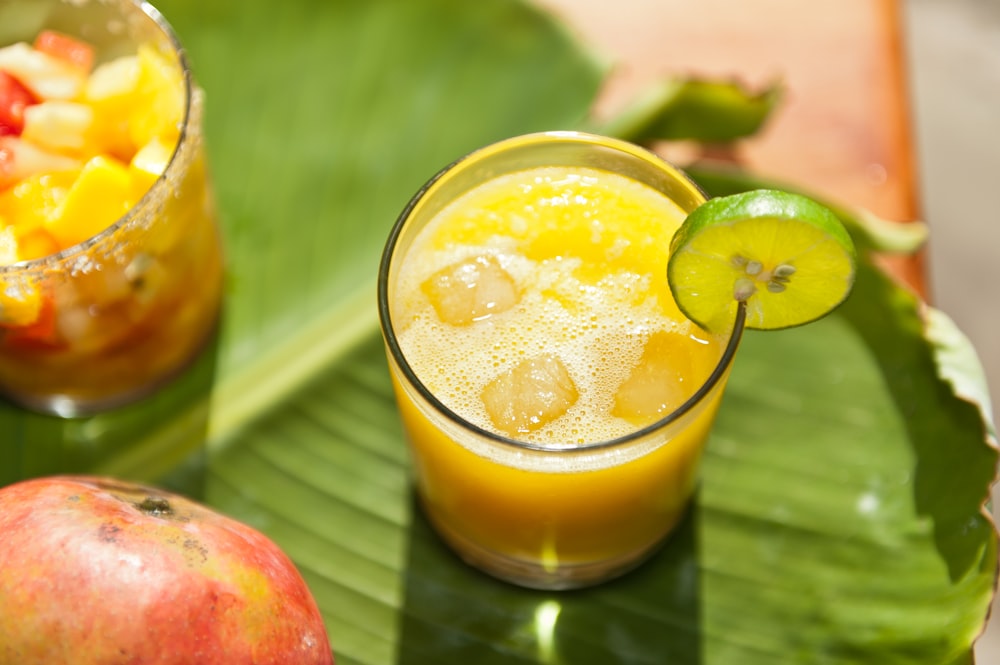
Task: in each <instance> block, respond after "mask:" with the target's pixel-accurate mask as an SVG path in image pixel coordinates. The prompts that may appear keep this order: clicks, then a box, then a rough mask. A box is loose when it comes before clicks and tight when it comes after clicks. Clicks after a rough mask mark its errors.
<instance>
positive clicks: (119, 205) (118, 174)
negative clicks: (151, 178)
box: [45, 156, 134, 248]
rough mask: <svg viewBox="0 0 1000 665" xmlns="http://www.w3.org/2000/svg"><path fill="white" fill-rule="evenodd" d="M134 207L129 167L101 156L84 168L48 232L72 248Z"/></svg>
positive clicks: (59, 207)
mask: <svg viewBox="0 0 1000 665" xmlns="http://www.w3.org/2000/svg"><path fill="white" fill-rule="evenodd" d="M133 203H134V201H133V199H132V179H131V178H130V177H129V172H128V167H126V166H125V165H124V164H122V163H120V162H118V161H117V160H114V159H112V158H110V157H105V156H97V157H94V158H93V159H91V160H90V161H88V162H87V163H86V164H84V166H83V169H81V171H80V175H79V176H78V177H77V178H76V180H75V181H74V182H73V185H72V186H71V187H70V188H69V191H68V192H67V193H66V197H65V199H63V201H62V202H61V203H60V205H59V206H58V207H57V208H56V210H55V211H54V213H53V214H52V215H51V216H50V217H49V219H48V220H47V221H46V224H45V230H46V231H48V232H49V233H50V234H51V235H52V237H53V238H55V239H56V242H58V243H59V245H60V246H61V247H63V248H66V247H70V246H71V245H75V244H77V243H79V242H82V241H84V240H86V239H87V238H90V237H92V236H94V235H96V234H97V233H100V232H101V231H103V230H104V229H106V228H107V227H108V226H110V225H111V224H113V223H114V222H115V221H117V220H118V218H120V217H121V216H122V215H124V214H125V213H126V212H128V210H129V208H131V207H132V205H133Z"/></svg>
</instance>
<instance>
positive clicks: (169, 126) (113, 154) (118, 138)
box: [0, 31, 184, 324]
mask: <svg viewBox="0 0 1000 665" xmlns="http://www.w3.org/2000/svg"><path fill="white" fill-rule="evenodd" d="M93 63H94V50H93V48H92V47H91V46H90V45H89V44H86V43H84V42H82V41H79V40H77V39H74V38H72V37H68V36H66V35H62V34H59V33H56V32H51V31H46V32H42V33H41V34H39V35H38V37H37V38H36V39H35V40H34V43H32V44H28V43H25V42H19V43H16V44H11V45H9V46H6V47H4V48H0V234H2V235H0V238H2V240H0V243H2V244H0V265H3V264H11V263H16V262H18V261H27V260H31V259H38V258H41V257H44V256H48V255H50V254H54V253H56V252H59V251H61V250H64V249H67V248H68V247H72V246H73V245H76V244H78V243H80V242H83V241H84V240H87V239H88V238H90V237H92V236H94V235H96V234H97V233H100V232H101V231H103V230H104V229H105V228H107V227H108V226H110V225H111V224H113V223H114V222H115V221H117V220H118V219H119V218H120V217H121V216H122V215H124V214H125V213H126V212H127V211H128V210H129V209H130V208H131V207H132V206H133V205H135V203H136V202H137V201H138V200H139V199H140V198H142V196H143V194H145V192H146V191H147V190H148V189H149V187H150V185H152V183H153V182H154V181H155V180H156V179H157V178H158V177H159V176H160V175H162V173H163V171H164V169H165V168H166V165H167V163H168V162H169V160H170V157H171V155H172V154H173V150H174V146H176V144H177V140H178V136H179V132H180V127H181V123H182V121H183V115H184V85H183V81H182V80H181V78H180V77H181V74H180V71H179V69H178V68H177V67H176V66H175V65H173V64H172V63H170V62H169V61H167V59H166V58H165V57H164V56H163V55H162V54H161V53H159V52H158V51H157V50H156V49H155V48H154V47H152V46H150V45H143V46H140V47H139V49H138V53H136V54H135V55H127V56H121V57H119V58H117V59H115V60H112V61H110V62H106V63H102V64H100V65H98V66H96V67H94V64H93ZM36 309H37V308H36ZM17 311H18V312H20V315H19V317H18V318H19V320H12V316H11V315H10V313H9V312H8V308H6V307H4V309H3V312H4V315H3V322H4V323H7V324H11V323H13V324H24V323H29V321H25V320H23V318H24V317H25V316H29V317H30V315H31V312H30V307H29V308H25V307H20V308H18V310H17ZM36 314H37V312H36Z"/></svg>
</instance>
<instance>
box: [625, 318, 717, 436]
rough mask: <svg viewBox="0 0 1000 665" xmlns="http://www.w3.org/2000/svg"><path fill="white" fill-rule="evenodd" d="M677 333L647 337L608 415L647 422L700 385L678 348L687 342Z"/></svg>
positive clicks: (684, 354) (641, 424)
mask: <svg viewBox="0 0 1000 665" xmlns="http://www.w3.org/2000/svg"><path fill="white" fill-rule="evenodd" d="M681 337H684V335H682V334H681V333H675V332H666V331H660V332H657V333H654V334H653V335H651V336H650V338H649V340H648V341H647V342H646V346H645V348H644V349H643V352H642V357H641V358H640V359H639V362H638V364H636V366H635V367H633V368H632V372H631V374H630V375H629V377H628V379H626V380H625V382H624V383H622V385H621V386H619V388H618V392H617V393H616V394H615V405H614V408H613V409H612V414H613V415H615V416H617V417H619V418H624V419H625V420H627V421H629V422H631V423H633V424H635V425H637V426H644V425H648V424H650V423H652V422H654V421H656V420H657V419H659V418H662V417H664V416H666V415H668V414H669V413H670V412H671V411H673V410H674V409H676V408H677V407H679V406H680V405H681V404H683V403H684V401H685V400H687V399H688V398H689V397H691V395H693V394H694V391H695V390H696V389H697V387H698V386H699V385H700V380H701V378H702V377H698V376H694V374H695V372H694V370H693V369H692V363H691V358H690V354H689V353H688V352H686V351H678V349H685V348H686V347H688V346H690V344H691V342H690V341H689V340H687V339H678V338H681Z"/></svg>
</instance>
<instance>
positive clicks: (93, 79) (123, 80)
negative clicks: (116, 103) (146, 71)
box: [84, 55, 139, 103]
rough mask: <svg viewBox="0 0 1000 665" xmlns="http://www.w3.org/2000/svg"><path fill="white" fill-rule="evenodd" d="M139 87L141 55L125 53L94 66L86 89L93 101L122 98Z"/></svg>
mask: <svg viewBox="0 0 1000 665" xmlns="http://www.w3.org/2000/svg"><path fill="white" fill-rule="evenodd" d="M138 87H139V56H136V55H123V56H121V57H119V58H115V59H114V60H111V61H108V62H105V63H103V64H100V65H98V66H97V67H96V68H94V71H93V72H91V74H90V77H89V78H88V79H87V84H86V87H85V89H84V98H85V99H86V100H87V101H88V102H91V103H102V102H107V101H109V100H115V99H118V100H122V99H125V98H127V97H128V96H129V95H131V94H132V93H134V92H135V91H136V89H137V88H138Z"/></svg>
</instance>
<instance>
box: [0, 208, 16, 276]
mask: <svg viewBox="0 0 1000 665" xmlns="http://www.w3.org/2000/svg"><path fill="white" fill-rule="evenodd" d="M17 260H18V259H17V235H16V234H15V233H14V227H13V226H8V225H7V223H6V220H5V219H4V218H3V217H0V266H9V265H10V264H11V263H17Z"/></svg>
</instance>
